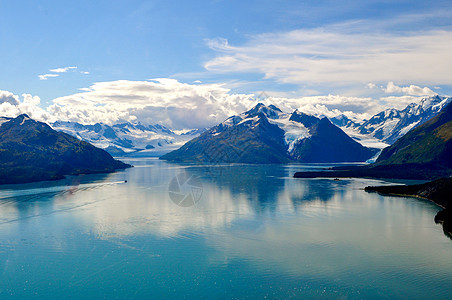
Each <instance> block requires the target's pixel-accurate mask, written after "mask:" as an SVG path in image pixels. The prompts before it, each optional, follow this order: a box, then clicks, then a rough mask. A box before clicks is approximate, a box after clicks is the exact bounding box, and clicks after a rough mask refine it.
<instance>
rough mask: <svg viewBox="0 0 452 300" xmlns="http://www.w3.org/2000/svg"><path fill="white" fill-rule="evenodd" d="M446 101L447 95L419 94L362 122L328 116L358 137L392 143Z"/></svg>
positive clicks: (433, 114) (424, 120)
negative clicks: (418, 98) (400, 107)
mask: <svg viewBox="0 0 452 300" xmlns="http://www.w3.org/2000/svg"><path fill="white" fill-rule="evenodd" d="M450 102H452V98H451V97H444V96H438V95H435V96H431V97H427V98H423V99H422V100H421V101H420V102H419V103H411V104H409V105H408V106H407V107H406V108H404V109H403V110H397V109H394V108H390V109H387V110H385V111H382V112H380V113H378V114H376V115H374V116H373V117H372V118H370V119H369V120H366V121H364V122H362V123H357V122H355V121H352V120H350V119H349V118H347V117H346V116H344V115H340V116H337V117H335V118H332V122H333V123H334V124H336V125H337V126H339V127H340V128H341V129H343V130H344V131H345V132H346V133H347V134H348V135H349V136H352V137H354V138H355V139H357V140H358V141H361V140H365V139H369V138H375V139H377V140H379V141H381V142H383V143H386V144H387V145H392V144H393V143H394V142H395V141H397V140H398V139H399V138H401V137H402V136H404V135H405V134H406V133H407V132H408V131H410V130H411V129H413V128H415V127H416V126H419V125H422V124H423V123H424V122H426V121H428V120H430V119H431V118H433V117H434V116H436V115H437V114H438V113H440V112H441V110H442V109H443V108H444V107H446V106H447V104H449V103H450Z"/></svg>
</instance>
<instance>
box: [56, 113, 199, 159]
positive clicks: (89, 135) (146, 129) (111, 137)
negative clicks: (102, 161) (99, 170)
mask: <svg viewBox="0 0 452 300" xmlns="http://www.w3.org/2000/svg"><path fill="white" fill-rule="evenodd" d="M50 126H51V127H52V128H53V129H55V130H58V131H62V132H65V133H67V134H70V135H72V136H74V137H77V138H78V139H81V140H84V141H86V142H89V143H90V144H93V145H95V146H96V147H99V148H102V149H105V150H106V151H107V152H109V153H110V154H112V155H114V156H125V155H129V156H130V155H132V156H133V155H142V156H160V155H162V154H164V153H167V152H170V151H172V150H175V149H177V148H179V147H180V146H182V145H183V144H184V143H185V142H187V141H189V140H191V139H192V138H193V137H195V136H197V135H199V133H200V132H202V131H203V129H193V130H187V131H180V132H174V131H172V130H170V129H169V128H167V127H165V126H163V125H160V124H155V125H143V124H140V123H138V124H131V123H120V124H115V125H112V126H110V125H107V124H103V123H96V124H94V125H83V124H80V123H77V122H63V121H57V122H54V123H52V124H50Z"/></svg>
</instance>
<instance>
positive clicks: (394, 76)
mask: <svg viewBox="0 0 452 300" xmlns="http://www.w3.org/2000/svg"><path fill="white" fill-rule="evenodd" d="M352 27H353V26H351V25H350V28H347V26H330V27H324V28H316V29H303V30H293V31H289V32H279V33H267V34H259V35H255V36H251V37H250V39H249V40H248V41H247V42H245V43H244V44H241V45H231V44H229V43H228V41H227V40H226V39H224V38H219V39H213V40H209V41H208V42H207V43H208V46H209V47H210V48H211V49H212V50H213V51H214V52H215V53H216V54H217V56H216V57H215V58H213V59H210V60H208V61H207V62H206V63H205V64H204V67H205V68H206V69H207V70H208V71H210V72H214V73H260V74H264V76H265V78H266V79H272V80H276V81H278V82H282V83H291V84H298V85H300V84H323V85H325V84H326V85H350V84H359V85H361V86H362V84H363V83H365V82H374V83H383V82H388V81H397V82H402V83H418V82H422V83H425V84H437V85H438V84H446V85H447V84H450V70H451V69H452V54H451V53H452V52H451V51H450V49H451V48H452V31H445V30H435V31H428V32H425V31H424V32H415V33H404V34H398V33H394V32H392V33H388V32H362V33H360V32H356V30H353V29H352Z"/></svg>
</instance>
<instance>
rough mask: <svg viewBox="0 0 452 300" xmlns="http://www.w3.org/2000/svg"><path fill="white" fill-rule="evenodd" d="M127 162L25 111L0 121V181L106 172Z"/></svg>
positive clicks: (2, 182) (122, 167)
mask: <svg viewBox="0 0 452 300" xmlns="http://www.w3.org/2000/svg"><path fill="white" fill-rule="evenodd" d="M128 167H130V165H128V164H125V163H123V162H120V161H118V160H115V159H113V158H112V157H111V155H109V154H108V153H107V152H105V151H104V150H102V149H99V148H96V147H94V146H93V145H91V144H89V143H86V142H84V141H81V140H78V139H76V138H74V137H72V136H70V135H68V134H65V133H62V132H57V131H55V130H53V129H52V128H51V127H50V126H49V125H47V124H45V123H42V122H38V121H35V120H33V119H31V118H30V117H28V115H26V114H22V115H19V116H18V117H16V118H11V119H9V120H7V121H5V122H2V123H1V124H0V184H6V183H26V182H33V181H42V180H54V179H61V178H64V175H76V174H82V173H84V174H87V173H109V172H113V171H116V170H119V169H125V168H128Z"/></svg>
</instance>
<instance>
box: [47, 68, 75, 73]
mask: <svg viewBox="0 0 452 300" xmlns="http://www.w3.org/2000/svg"><path fill="white" fill-rule="evenodd" d="M75 69H77V67H65V68H56V69H50V70H49V71H50V72H54V73H66V72H67V71H69V70H75Z"/></svg>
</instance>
